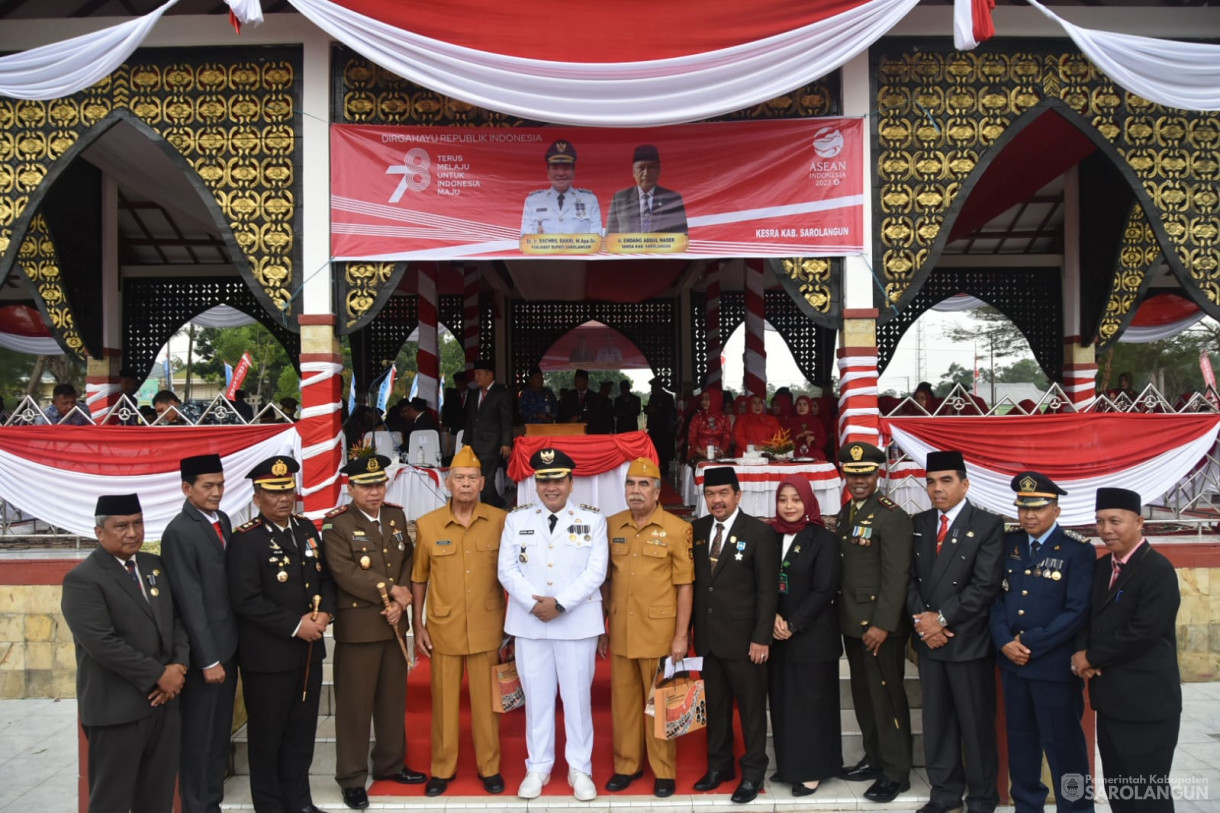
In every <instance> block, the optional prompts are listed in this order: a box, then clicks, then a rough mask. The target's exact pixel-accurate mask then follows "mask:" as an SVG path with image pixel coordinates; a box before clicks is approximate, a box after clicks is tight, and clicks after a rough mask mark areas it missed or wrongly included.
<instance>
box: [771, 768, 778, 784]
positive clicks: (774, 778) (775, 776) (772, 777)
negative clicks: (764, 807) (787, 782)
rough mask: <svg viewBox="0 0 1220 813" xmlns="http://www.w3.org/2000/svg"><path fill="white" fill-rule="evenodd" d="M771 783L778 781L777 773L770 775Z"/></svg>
mask: <svg viewBox="0 0 1220 813" xmlns="http://www.w3.org/2000/svg"><path fill="white" fill-rule="evenodd" d="M771 781H772V782H778V781H779V771H776V772H775V773H773V774H771Z"/></svg>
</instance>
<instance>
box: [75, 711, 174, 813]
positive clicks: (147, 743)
mask: <svg viewBox="0 0 1220 813" xmlns="http://www.w3.org/2000/svg"><path fill="white" fill-rule="evenodd" d="M180 728H181V718H180V717H179V714H178V707H177V706H176V705H174V706H169V707H166V706H161V707H159V708H157V709H155V710H154V711H153V713H152V714H150V715H148V716H147V717H145V718H143V719H142V720H136V721H135V722H133V723H123V724H121V725H95V726H85V727H84V730H85V739H87V740H88V741H89V813H114V811H124V813H125V812H126V811H128V810H130V811H131V812H132V813H166V812H167V811H168V810H170V809H171V808H172V807H173V804H174V782H175V780H177V778H178V738H179V737H180V736H181V734H180Z"/></svg>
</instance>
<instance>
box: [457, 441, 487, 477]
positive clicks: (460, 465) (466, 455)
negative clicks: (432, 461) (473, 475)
mask: <svg viewBox="0 0 1220 813" xmlns="http://www.w3.org/2000/svg"><path fill="white" fill-rule="evenodd" d="M449 468H451V469H479V470H480V471H482V470H483V464H482V463H480V462H479V458H478V457H477V456H476V455H475V453H474V449H471V448H470V447H469V446H463V447H462V450H461V451H460V452H458V453H457V454H455V455H454V456H453V460H451V461H450V462H449Z"/></svg>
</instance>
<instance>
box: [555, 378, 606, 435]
mask: <svg viewBox="0 0 1220 813" xmlns="http://www.w3.org/2000/svg"><path fill="white" fill-rule="evenodd" d="M598 403H599V399H598V396H597V393H595V392H593V391H592V390H590V389H589V371H588V370H577V371H576V372H575V373H574V374H573V376H572V389H571V390H569V391H568V394H567V395H565V396H564V397H563V398H561V399H559V422H560V423H583V424H589V423H590V422H591V421H592V420H593V413H594V412H596V411H597V409H598Z"/></svg>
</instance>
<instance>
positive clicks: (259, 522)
mask: <svg viewBox="0 0 1220 813" xmlns="http://www.w3.org/2000/svg"><path fill="white" fill-rule="evenodd" d="M262 524H263V518H262V517H255V518H254V519H252V520H250V521H249V522H247V523H245V524H244V525H241V526H239V527H237V528H235V529H233V532H234V533H241V532H243V531H249V530H250V529H252V528H257V527H258V526H260V525H262Z"/></svg>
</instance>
